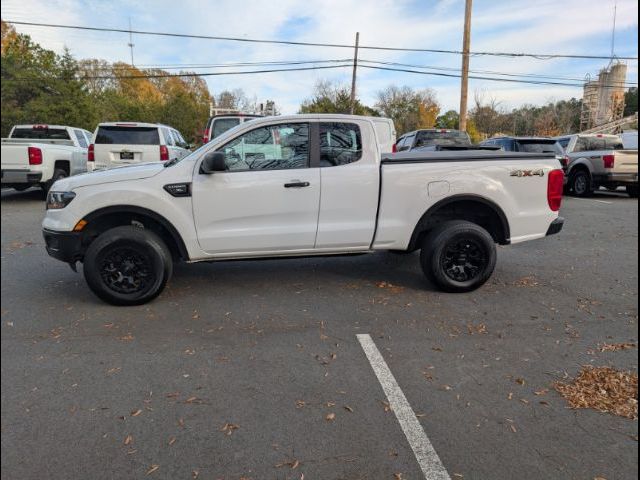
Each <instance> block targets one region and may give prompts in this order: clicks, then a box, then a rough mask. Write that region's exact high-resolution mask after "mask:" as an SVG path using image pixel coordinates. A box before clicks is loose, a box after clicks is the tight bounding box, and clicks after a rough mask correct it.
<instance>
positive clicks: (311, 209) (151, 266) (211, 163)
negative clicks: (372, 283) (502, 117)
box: [42, 115, 564, 305]
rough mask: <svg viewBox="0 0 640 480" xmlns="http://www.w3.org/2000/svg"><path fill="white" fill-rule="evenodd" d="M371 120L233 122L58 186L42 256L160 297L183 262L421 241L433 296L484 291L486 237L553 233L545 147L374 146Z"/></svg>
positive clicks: (102, 284)
mask: <svg viewBox="0 0 640 480" xmlns="http://www.w3.org/2000/svg"><path fill="white" fill-rule="evenodd" d="M377 125H378V126H379V124H376V123H375V122H374V120H373V119H371V118H368V117H359V116H348V115H291V116H281V117H266V118H259V119H255V120H252V121H251V122H248V123H246V124H242V125H240V126H238V127H236V128H234V129H232V130H229V131H228V132H226V133H224V134H223V135H221V136H220V137H217V138H215V139H213V140H212V141H211V142H209V143H207V144H205V145H204V146H203V147H201V148H200V149H198V150H196V151H195V152H193V153H192V154H191V155H189V156H187V157H185V158H183V159H182V160H174V161H170V162H165V163H160V162H157V163H148V164H144V165H138V166H129V167H122V168H117V169H113V170H108V171H101V172H95V173H93V174H91V175H86V176H81V177H76V178H73V177H72V178H67V179H63V180H60V181H58V182H56V184H55V185H54V186H53V188H52V190H51V191H50V192H49V196H48V200H47V213H46V216H45V218H44V221H43V224H42V226H43V234H44V238H45V242H46V248H47V251H48V253H49V254H50V255H51V256H53V257H55V258H57V259H59V260H62V261H64V262H68V263H69V264H70V265H71V266H72V268H73V269H74V270H75V265H76V262H78V261H81V262H83V263H84V267H83V269H84V275H85V279H86V280H87V283H88V284H89V287H90V288H91V289H92V290H93V292H94V293H95V294H96V295H97V296H99V297H100V298H102V299H103V300H105V301H107V302H109V303H112V304H117V305H134V304H141V303H145V302H147V301H149V300H151V299H153V298H154V297H156V296H157V295H158V294H159V293H160V292H161V291H162V289H163V288H164V286H165V284H166V283H167V281H168V280H169V277H170V276H171V273H172V265H173V264H172V261H177V260H184V261H187V262H201V261H217V260H229V259H247V258H258V257H292V256H310V255H338V254H356V253H369V252H374V251H376V250H393V251H404V252H411V251H415V250H418V249H421V255H420V262H421V265H422V268H423V270H424V272H425V274H426V275H427V277H428V278H430V279H431V280H432V281H433V283H435V284H436V285H437V286H438V287H440V288H441V289H443V290H446V291H450V292H464V291H469V290H472V289H475V288H477V287H479V286H480V285H482V284H483V283H484V282H485V281H486V280H487V279H488V278H489V277H490V275H491V274H492V272H493V269H494V266H495V263H496V244H509V243H519V242H523V241H525V240H533V239H537V238H542V237H545V236H546V235H550V234H554V233H557V232H559V231H560V230H561V228H562V226H563V222H564V220H563V219H562V218H561V217H559V216H558V210H559V209H560V204H561V199H562V186H563V177H564V175H563V172H562V169H561V166H560V163H559V161H558V160H557V159H556V158H555V156H554V155H553V154H537V153H511V152H490V151H478V152H474V151H461V152H426V153H401V154H384V153H383V152H384V150H385V149H387V148H389V146H386V145H381V143H380V140H379V138H378V134H377V130H376V126H377Z"/></svg>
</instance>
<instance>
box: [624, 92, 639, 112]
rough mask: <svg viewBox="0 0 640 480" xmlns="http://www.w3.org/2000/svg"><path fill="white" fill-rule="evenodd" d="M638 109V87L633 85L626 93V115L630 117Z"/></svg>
mask: <svg viewBox="0 0 640 480" xmlns="http://www.w3.org/2000/svg"><path fill="white" fill-rule="evenodd" d="M637 111H638V87H631V88H630V89H629V90H627V91H626V92H625V94H624V116H625V117H628V116H629V115H633V114H634V113H636V112H637Z"/></svg>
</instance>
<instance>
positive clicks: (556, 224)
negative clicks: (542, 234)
mask: <svg viewBox="0 0 640 480" xmlns="http://www.w3.org/2000/svg"><path fill="white" fill-rule="evenodd" d="M562 227H564V218H562V217H558V218H556V219H555V220H554V221H553V222H551V225H549V228H548V229H547V237H548V236H549V235H555V234H556V233H560V231H561V230H562Z"/></svg>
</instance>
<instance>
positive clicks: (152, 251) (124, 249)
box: [84, 226, 173, 305]
mask: <svg viewBox="0 0 640 480" xmlns="http://www.w3.org/2000/svg"><path fill="white" fill-rule="evenodd" d="M172 269H173V264H172V259H171V253H170V252H169V249H168V248H167V246H166V244H165V243H164V242H163V241H162V239H161V238H160V237H159V236H158V235H156V234H155V233H153V232H152V231H149V230H145V229H143V228H139V227H133V226H123V227H115V228H112V229H110V230H107V231H106V232H104V233H102V234H101V235H100V236H99V237H98V238H96V239H95V240H94V241H93V243H91V245H89V248H88V249H87V252H86V254H85V257H84V278H85V280H86V281H87V284H88V285H89V288H90V289H91V290H92V291H93V293H95V294H96V295H97V296H98V297H100V298H101V299H102V300H104V301H105V302H107V303H110V304H112V305H140V304H143V303H146V302H149V301H151V300H153V299H154V298H155V297H157V296H158V295H159V294H160V292H162V290H163V289H164V287H165V285H166V284H167V282H168V281H169V278H170V277H171V273H172Z"/></svg>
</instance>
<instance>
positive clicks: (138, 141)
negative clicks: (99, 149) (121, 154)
mask: <svg viewBox="0 0 640 480" xmlns="http://www.w3.org/2000/svg"><path fill="white" fill-rule="evenodd" d="M95 143H96V144H101V143H109V144H118V145H160V135H159V133H158V127H125V126H103V127H99V128H98V133H97V134H96V141H95Z"/></svg>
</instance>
